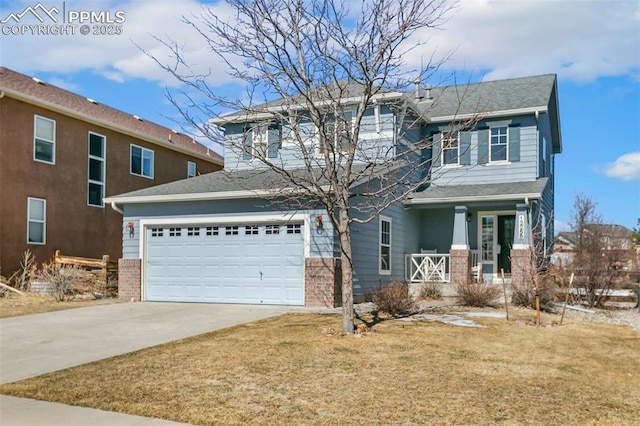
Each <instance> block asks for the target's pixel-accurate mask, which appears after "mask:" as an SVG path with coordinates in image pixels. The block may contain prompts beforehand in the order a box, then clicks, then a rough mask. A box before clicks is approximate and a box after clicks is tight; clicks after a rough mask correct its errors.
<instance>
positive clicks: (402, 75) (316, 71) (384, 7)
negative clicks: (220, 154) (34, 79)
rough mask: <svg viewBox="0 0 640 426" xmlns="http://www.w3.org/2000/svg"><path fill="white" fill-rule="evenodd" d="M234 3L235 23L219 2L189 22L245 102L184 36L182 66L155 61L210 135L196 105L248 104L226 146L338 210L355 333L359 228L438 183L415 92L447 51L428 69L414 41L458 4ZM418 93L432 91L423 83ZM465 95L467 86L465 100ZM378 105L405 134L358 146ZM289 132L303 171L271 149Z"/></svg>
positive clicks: (290, 189)
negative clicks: (227, 91)
mask: <svg viewBox="0 0 640 426" xmlns="http://www.w3.org/2000/svg"><path fill="white" fill-rule="evenodd" d="M227 3H228V4H229V6H230V7H231V8H232V10H233V12H234V15H233V18H232V19H230V20H223V19H222V18H219V17H218V16H216V14H215V13H214V12H213V11H211V10H210V9H204V11H203V12H202V14H201V15H199V16H193V17H185V18H183V20H184V22H185V23H186V24H188V25H190V26H192V27H193V28H194V29H195V30H196V31H198V32H199V34H200V35H201V37H202V38H203V39H204V40H205V41H206V43H207V44H208V46H209V48H210V49H211V51H212V52H213V53H214V54H215V55H217V57H218V58H219V59H220V60H221V61H222V63H223V64H225V65H226V67H227V68H228V69H229V73H230V75H231V76H232V77H233V78H234V79H236V80H237V81H241V82H243V83H244V84H246V87H247V91H246V93H242V94H241V96H239V97H238V98H237V99H230V98H228V97H221V96H219V95H217V94H216V89H215V88H214V87H212V86H210V85H209V84H208V83H207V81H208V78H209V75H208V74H205V75H201V74H198V73H196V72H194V71H192V70H191V68H190V66H189V65H190V64H188V63H187V61H186V60H185V59H184V58H183V56H182V53H181V52H182V50H181V47H180V45H179V44H178V43H175V42H171V41H166V40H164V41H163V43H164V44H165V45H166V46H167V47H169V48H170V49H171V50H172V52H173V55H174V56H175V58H176V62H175V63H174V64H164V63H161V61H159V60H158V59H157V58H153V57H152V58H153V59H154V60H156V62H158V63H159V64H160V66H162V67H163V68H164V69H165V70H167V71H168V72H170V73H172V74H173V75H174V76H175V77H176V78H177V79H179V80H180V81H181V82H182V83H184V84H185V85H186V86H185V87H187V90H185V91H183V92H182V95H183V96H180V95H178V96H175V95H173V96H172V95H170V100H171V101H172V102H173V103H174V104H175V105H176V107H177V108H178V110H179V111H180V112H181V113H182V115H183V118H184V119H186V120H187V122H189V123H190V124H191V125H194V126H197V127H198V128H199V129H200V131H202V132H203V133H204V134H206V135H208V136H210V137H211V138H216V137H218V135H217V133H216V131H215V129H213V128H212V127H210V126H208V125H206V124H204V125H203V124H202V123H201V120H199V119H198V117H197V116H196V115H194V114H193V113H191V112H190V110H189V107H193V108H197V109H198V110H199V111H200V113H204V114H206V115H208V116H210V117H214V116H218V114H219V112H220V111H221V110H232V111H237V113H236V115H235V116H229V117H227V118H228V122H229V123H235V124H240V123H243V122H244V123H253V125H252V126H251V127H247V128H246V129H245V134H244V135H243V137H238V138H229V139H228V140H227V141H226V147H227V148H228V149H230V150H231V151H232V152H235V153H236V154H237V155H238V156H240V157H241V158H242V157H244V158H252V159H253V160H257V161H258V162H260V163H261V164H263V165H265V166H266V168H267V169H268V170H270V171H271V172H274V173H275V174H276V175H277V176H278V177H279V178H280V179H281V181H282V182H284V183H285V185H283V186H285V187H286V191H274V194H273V198H274V199H277V200H280V201H283V202H286V203H288V204H289V205H296V207H297V208H301V209H302V208H314V207H315V208H318V207H321V208H324V209H326V212H327V214H328V217H329V218H330V220H331V223H332V225H333V228H334V230H335V232H336V233H337V236H338V238H339V241H340V250H341V266H342V308H343V331H344V332H345V333H352V332H353V327H354V323H353V321H354V313H353V261H352V246H351V227H352V225H353V224H363V223H368V222H371V221H373V220H374V219H375V218H376V217H378V215H379V214H380V213H381V212H382V211H383V210H384V209H386V208H388V207H389V206H391V205H393V204H394V203H396V202H398V201H401V200H403V199H405V198H406V197H408V196H409V195H410V194H411V193H412V192H414V191H415V190H416V189H417V188H419V187H421V186H423V185H424V184H425V183H426V182H427V181H428V179H429V173H428V170H427V168H428V166H429V164H430V159H425V158H423V155H422V153H423V151H424V150H425V149H427V148H430V147H431V146H432V145H431V144H432V141H431V140H430V139H429V138H423V139H421V140H419V141H415V136H413V137H412V138H408V137H407V133H408V132H410V131H412V130H415V129H417V128H419V125H420V123H421V122H423V117H421V116H420V112H419V111H417V110H416V108H411V106H412V102H414V101H415V98H414V94H413V93H410V94H407V92H408V91H409V90H410V88H412V85H413V84H416V81H415V80H416V79H417V80H418V81H425V79H426V78H427V77H428V76H430V75H432V74H433V72H434V71H435V70H437V68H438V66H439V65H440V64H441V63H442V61H443V60H444V58H443V59H441V60H436V59H435V56H434V55H431V57H429V58H425V59H424V60H423V65H422V66H421V69H419V70H416V69H414V70H410V69H408V68H407V66H406V58H408V57H409V55H419V52H418V47H421V46H422V44H423V43H422V42H419V41H416V40H417V39H415V40H414V38H413V37H414V36H416V37H417V36H418V34H417V33H418V32H419V31H422V30H425V29H435V28H439V27H440V26H441V25H442V24H443V23H444V22H445V20H446V19H447V17H448V15H449V13H450V12H452V10H453V9H454V7H455V5H454V3H453V2H451V1H449V0H394V1H386V0H381V1H363V2H361V3H353V4H348V2H343V1H340V0H294V1H287V2H283V1H279V0H250V1H241V0H228V1H227ZM349 6H352V7H355V8H357V10H355V9H354V10H350V9H349ZM422 47H423V46H422ZM416 90H418V91H419V90H424V89H420V88H419V87H418V86H417V84H416ZM465 95H466V94H465V93H463V92H461V93H459V94H458V96H459V98H461V99H462V98H464V97H465ZM203 100H206V102H204V101H203ZM461 102H462V100H461ZM376 105H385V107H388V108H391V109H392V110H393V112H394V114H393V115H394V116H395V117H396V118H397V119H396V121H395V122H393V123H388V124H390V126H391V128H392V129H393V130H392V131H391V134H386V135H385V136H384V137H382V136H381V140H379V141H375V142H376V143H358V141H360V139H361V126H362V125H363V123H364V122H365V116H366V114H368V113H370V112H371V111H372V107H375V106H376ZM234 117H235V118H234ZM223 118H224V117H221V119H223ZM234 120H235V121H234ZM476 121H477V118H474V119H468V120H466V121H465V122H463V123H460V122H458V123H456V127H455V130H464V129H465V127H469V128H470V127H473V125H474V124H475V122H476ZM270 123H282V124H283V125H284V126H282V127H281V129H285V128H286V130H280V131H281V132H283V133H284V132H285V131H286V135H284V134H281V135H280V136H281V137H280V138H273V141H276V142H273V141H272V139H271V138H270V130H271V127H269V126H270ZM256 129H258V130H259V131H258V132H256ZM273 130H274V132H275V131H277V130H276V129H275V128H274V129H273ZM383 133H384V132H383ZM258 134H259V135H261V136H256V135H258ZM251 135H253V138H254V140H253V141H252V143H251V145H249V144H247V143H246V142H247V139H248V138H250V137H252V136H251ZM450 136H451V137H449V138H446V139H447V140H449V141H454V142H448V143H456V141H457V138H456V137H455V132H454V129H453V127H452V132H451V135H450ZM410 139H411V140H410ZM278 140H282V141H285V140H286V143H287V144H289V145H293V146H294V148H295V150H292V151H291V152H295V153H296V154H292V155H296V160H297V161H298V163H299V164H300V165H301V167H300V168H298V169H293V170H292V169H291V167H290V165H288V164H287V163H285V162H284V161H282V160H281V159H279V158H277V156H272V155H271V154H270V148H271V146H272V145H271V144H272V143H280V142H277V141H278ZM360 142H362V141H360ZM442 146H444V147H445V148H446V144H442ZM460 154H461V153H460Z"/></svg>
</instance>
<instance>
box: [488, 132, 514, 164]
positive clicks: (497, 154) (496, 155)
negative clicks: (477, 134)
mask: <svg viewBox="0 0 640 426" xmlns="http://www.w3.org/2000/svg"><path fill="white" fill-rule="evenodd" d="M507 129H508V128H507V126H500V127H491V139H490V145H491V149H490V151H489V155H490V158H489V161H490V162H496V161H507V158H509V157H508V153H507V149H508V146H509V143H508V142H509V140H508V139H509V138H508V136H507V135H508V132H507Z"/></svg>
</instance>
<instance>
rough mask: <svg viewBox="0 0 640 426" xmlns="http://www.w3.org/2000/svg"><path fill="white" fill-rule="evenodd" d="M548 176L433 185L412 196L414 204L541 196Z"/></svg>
mask: <svg viewBox="0 0 640 426" xmlns="http://www.w3.org/2000/svg"><path fill="white" fill-rule="evenodd" d="M547 181H548V178H541V179H537V180H535V181H529V182H504V183H487V184H476V185H448V186H436V185H431V186H430V187H428V188H427V189H425V190H424V191H422V192H417V193H415V194H414V195H413V196H412V197H411V203H414V204H421V203H424V204H436V203H440V202H456V201H473V200H474V199H482V198H484V197H503V198H509V197H513V199H517V198H520V197H521V196H522V195H528V196H532V195H536V196H538V197H540V196H541V195H542V191H543V190H544V187H545V186H546V185H547Z"/></svg>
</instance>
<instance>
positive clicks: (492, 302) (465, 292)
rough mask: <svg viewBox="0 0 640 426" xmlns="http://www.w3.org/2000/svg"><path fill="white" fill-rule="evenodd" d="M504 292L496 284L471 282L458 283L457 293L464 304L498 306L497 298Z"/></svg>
mask: <svg viewBox="0 0 640 426" xmlns="http://www.w3.org/2000/svg"><path fill="white" fill-rule="evenodd" d="M501 294H502V289H501V288H500V287H499V286H496V285H490V284H480V283H469V284H458V285H457V286H456V295H457V296H458V297H459V298H460V301H461V302H462V304H463V305H466V306H475V307H478V308H484V307H485V306H492V307H493V306H496V305H497V303H496V299H498V298H499V297H500V295H501Z"/></svg>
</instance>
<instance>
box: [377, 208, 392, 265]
mask: <svg viewBox="0 0 640 426" xmlns="http://www.w3.org/2000/svg"><path fill="white" fill-rule="evenodd" d="M382 222H389V244H385V245H384V246H385V247H389V269H388V270H387V269H382V247H383V244H382ZM392 242H393V221H392V220H391V218H390V217H387V216H380V217H379V219H378V273H379V274H380V275H391V263H392V262H391V258H392V254H393V245H392Z"/></svg>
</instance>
